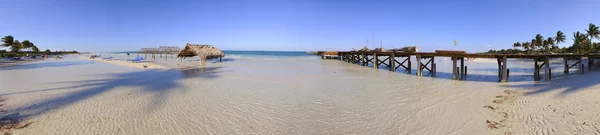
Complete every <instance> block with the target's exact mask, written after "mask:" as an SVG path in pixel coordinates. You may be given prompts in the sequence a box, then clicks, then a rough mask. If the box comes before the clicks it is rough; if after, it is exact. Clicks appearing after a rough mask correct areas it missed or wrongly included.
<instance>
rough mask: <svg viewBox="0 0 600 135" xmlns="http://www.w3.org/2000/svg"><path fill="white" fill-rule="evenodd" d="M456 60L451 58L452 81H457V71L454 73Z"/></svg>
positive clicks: (454, 57)
mask: <svg viewBox="0 0 600 135" xmlns="http://www.w3.org/2000/svg"><path fill="white" fill-rule="evenodd" d="M457 59H458V58H457V57H456V56H452V68H451V69H452V80H458V76H457V73H456V72H457V71H456V60H457Z"/></svg>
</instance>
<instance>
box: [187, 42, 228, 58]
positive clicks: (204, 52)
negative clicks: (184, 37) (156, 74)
mask: <svg viewBox="0 0 600 135" xmlns="http://www.w3.org/2000/svg"><path fill="white" fill-rule="evenodd" d="M195 56H198V57H200V63H205V62H206V60H209V59H216V58H219V61H223V57H224V56H225V54H224V53H223V52H222V51H221V50H219V49H217V48H215V47H214V46H212V45H203V44H190V43H187V44H186V45H185V48H184V49H183V50H181V51H180V52H179V54H178V55H177V57H178V58H181V59H182V61H183V58H185V57H195Z"/></svg>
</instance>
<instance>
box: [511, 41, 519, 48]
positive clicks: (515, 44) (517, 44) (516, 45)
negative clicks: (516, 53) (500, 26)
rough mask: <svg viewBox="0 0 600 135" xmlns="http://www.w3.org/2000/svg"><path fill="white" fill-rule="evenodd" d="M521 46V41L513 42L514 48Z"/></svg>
mask: <svg viewBox="0 0 600 135" xmlns="http://www.w3.org/2000/svg"><path fill="white" fill-rule="evenodd" d="M520 46H521V43H519V42H516V43H513V48H518V47H520Z"/></svg>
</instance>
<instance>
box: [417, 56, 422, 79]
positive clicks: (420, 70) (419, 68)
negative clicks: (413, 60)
mask: <svg viewBox="0 0 600 135" xmlns="http://www.w3.org/2000/svg"><path fill="white" fill-rule="evenodd" d="M422 74H423V68H421V55H420V54H417V76H421V75H422Z"/></svg>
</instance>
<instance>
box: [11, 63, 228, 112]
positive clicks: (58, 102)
mask: <svg viewBox="0 0 600 135" xmlns="http://www.w3.org/2000/svg"><path fill="white" fill-rule="evenodd" d="M223 72H227V71H223V70H222V67H197V68H188V69H171V70H142V71H137V72H127V73H114V74H93V75H83V76H103V78H108V79H89V80H78V81H63V82H52V83H49V84H64V85H67V86H64V87H57V88H48V89H40V90H33V91H26V92H16V93H6V94H2V95H0V96H7V95H16V94H35V93H38V92H44V91H60V90H73V89H75V90H73V91H72V92H66V93H63V94H60V95H57V96H56V97H52V98H49V99H45V100H42V101H38V102H35V103H31V104H28V105H26V106H23V107H20V108H15V109H13V110H3V112H1V114H2V115H0V116H1V117H2V118H1V119H27V118H31V117H35V116H38V115H41V114H45V113H47V112H50V111H53V110H55V109H60V108H63V107H65V106H69V105H71V104H75V103H77V102H81V101H84V100H86V99H89V98H91V97H94V96H97V95H100V94H102V93H106V92H109V91H111V90H117V89H116V88H118V87H136V89H137V88H140V87H141V88H140V89H141V91H135V92H134V93H143V94H149V95H151V96H152V98H151V99H150V100H152V101H150V102H148V103H149V104H147V105H146V106H145V107H144V108H145V109H146V111H147V112H152V111H154V110H155V109H157V108H160V107H161V105H162V104H163V102H165V101H166V100H167V98H168V97H169V95H170V94H172V93H173V92H175V91H183V92H185V91H187V90H188V89H190V88H187V87H185V86H183V85H181V84H179V83H178V81H179V80H185V79H192V78H203V79H215V78H218V77H220V74H221V73H223Z"/></svg>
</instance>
